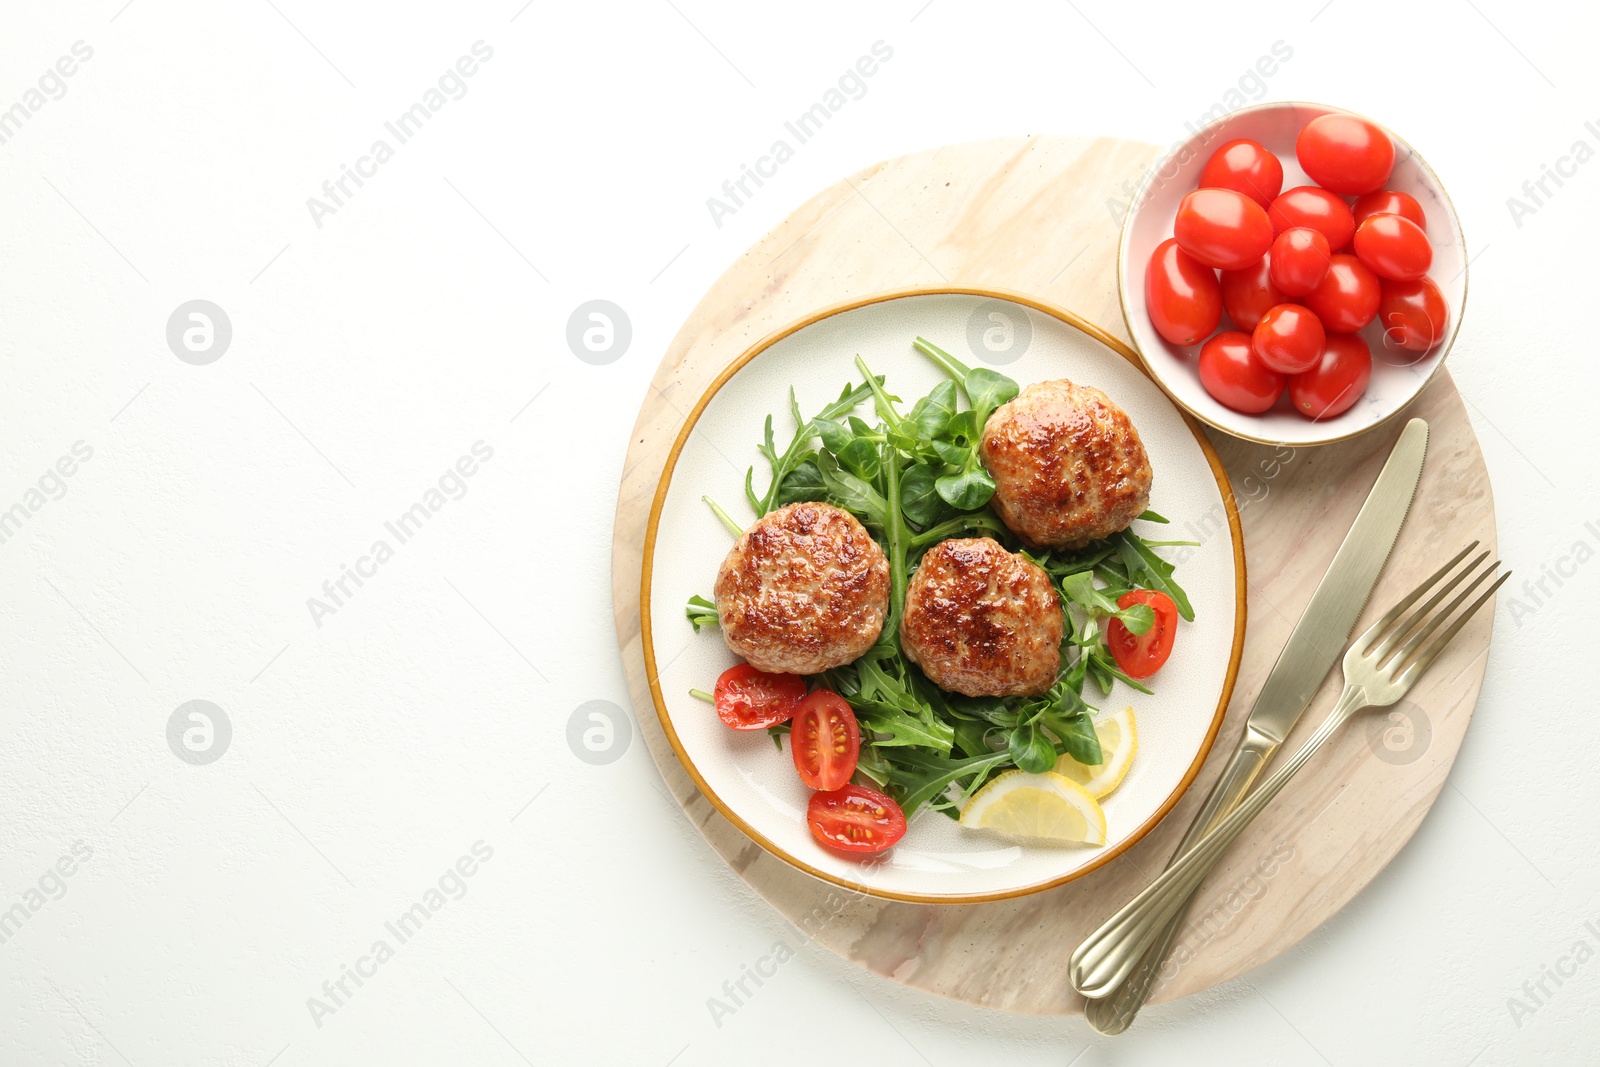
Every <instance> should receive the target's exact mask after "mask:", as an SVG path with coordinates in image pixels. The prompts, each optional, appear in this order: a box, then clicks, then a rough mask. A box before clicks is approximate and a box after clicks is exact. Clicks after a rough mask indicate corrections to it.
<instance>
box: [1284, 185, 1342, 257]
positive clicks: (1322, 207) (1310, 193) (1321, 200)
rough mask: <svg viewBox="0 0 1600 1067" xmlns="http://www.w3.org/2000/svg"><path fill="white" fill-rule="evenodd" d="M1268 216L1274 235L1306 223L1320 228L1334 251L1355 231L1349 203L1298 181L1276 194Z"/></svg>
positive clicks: (1314, 228) (1316, 228) (1339, 248)
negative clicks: (1279, 194)
mask: <svg viewBox="0 0 1600 1067" xmlns="http://www.w3.org/2000/svg"><path fill="white" fill-rule="evenodd" d="M1267 218H1268V219H1270V220H1271V221H1272V233H1273V236H1274V237H1276V236H1277V235H1278V234H1280V233H1282V232H1283V231H1284V230H1287V229H1290V228H1292V227H1295V226H1309V227H1311V228H1312V229H1313V230H1320V231H1322V236H1324V237H1326V238H1327V239H1328V247H1329V248H1331V249H1333V250H1334V251H1335V252H1338V251H1339V250H1341V249H1342V248H1344V246H1345V245H1347V244H1349V243H1350V238H1351V237H1352V236H1354V235H1355V232H1356V219H1355V216H1354V215H1352V214H1350V205H1349V204H1346V203H1345V202H1344V201H1343V200H1340V199H1339V198H1338V197H1337V196H1334V195H1333V194H1332V193H1330V192H1328V190H1326V189H1318V188H1317V187H1316V186H1315V185H1297V186H1295V187H1294V188H1293V189H1290V190H1289V191H1288V192H1286V193H1284V194H1283V195H1282V196H1280V197H1278V199H1276V200H1274V201H1273V202H1272V206H1271V207H1270V208H1268V209H1267Z"/></svg>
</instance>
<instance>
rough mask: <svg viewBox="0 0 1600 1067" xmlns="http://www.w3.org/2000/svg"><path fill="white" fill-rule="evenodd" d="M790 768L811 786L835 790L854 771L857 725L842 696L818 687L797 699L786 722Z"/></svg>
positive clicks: (858, 744) (858, 748) (858, 738)
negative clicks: (792, 755)
mask: <svg viewBox="0 0 1600 1067" xmlns="http://www.w3.org/2000/svg"><path fill="white" fill-rule="evenodd" d="M789 750H790V751H791V752H793V753H794V769H795V770H796V771H798V772H800V780H801V781H802V782H804V783H805V784H806V785H808V786H810V787H811V788H812V789H838V788H839V787H840V786H842V785H844V784H845V783H846V782H848V781H849V780H850V776H851V775H852V774H854V773H856V760H857V759H858V758H859V757H860V755H861V727H860V726H859V725H858V724H857V723H856V713H855V712H854V711H853V710H851V708H850V705H849V704H847V703H845V699H844V697H842V696H840V695H839V694H838V693H835V692H833V691H832V690H829V689H818V690H815V691H814V692H812V693H811V694H810V695H809V696H807V697H806V698H805V699H804V700H802V701H801V702H800V710H798V711H796V712H795V715H794V721H793V722H792V723H791V724H790V725H789Z"/></svg>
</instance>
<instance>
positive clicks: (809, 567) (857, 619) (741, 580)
mask: <svg viewBox="0 0 1600 1067" xmlns="http://www.w3.org/2000/svg"><path fill="white" fill-rule="evenodd" d="M716 600H717V618H718V620H719V621H720V624H721V628H722V638H723V640H724V641H726V642H727V644H728V647H729V648H730V649H732V650H733V651H734V652H735V653H737V654H738V655H740V656H743V657H744V658H745V659H746V660H747V661H748V662H749V663H750V665H751V666H752V667H755V668H756V669H757V670H762V671H774V672H777V673H782V674H816V673H818V672H820V671H825V670H828V669H830V668H832V667H841V666H843V665H844V664H846V663H850V662H852V661H854V660H856V659H858V658H859V657H860V656H861V655H862V653H864V652H866V651H867V649H869V648H871V647H872V646H873V644H875V643H876V642H877V640H878V635H879V634H880V633H882V631H883V623H884V619H885V617H886V616H887V615H888V612H889V561H888V560H887V559H885V558H884V555H883V550H882V549H881V548H879V547H878V543H877V542H876V541H874V540H873V539H872V535H871V534H869V533H868V532H867V529H866V527H864V526H862V525H861V523H860V522H859V521H858V520H857V519H856V517H855V516H854V515H851V514H850V513H849V512H848V511H843V510H841V509H839V508H836V507H834V506H832V505H831V504H820V503H798V504H788V505H786V506H784V507H781V508H778V509H777V510H776V511H773V512H771V513H770V514H768V515H766V516H765V517H763V518H761V519H759V520H757V521H756V523H755V524H754V525H752V526H751V527H750V528H749V529H748V530H746V531H745V532H744V534H743V535H741V536H740V538H739V540H738V541H737V542H736V543H735V544H734V546H733V548H732V550H730V551H729V552H728V555H727V558H726V559H724V560H723V561H722V566H721V567H720V568H718V570H717V584H716Z"/></svg>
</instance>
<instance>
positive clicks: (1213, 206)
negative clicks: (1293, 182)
mask: <svg viewBox="0 0 1600 1067" xmlns="http://www.w3.org/2000/svg"><path fill="white" fill-rule="evenodd" d="M1172 235H1173V237H1175V238H1176V239H1177V241H1178V247H1179V248H1181V249H1183V250H1184V251H1185V252H1187V253H1189V254H1190V255H1191V256H1193V257H1194V258H1195V259H1198V260H1199V261H1200V262H1201V263H1204V264H1205V265H1206V266H1208V267H1217V268H1219V269H1221V270H1240V269H1242V268H1244V267H1248V266H1249V265H1250V264H1252V263H1254V262H1255V261H1256V260H1258V259H1260V258H1261V257H1262V255H1264V254H1265V253H1266V251H1267V249H1268V247H1270V246H1271V244H1272V223H1271V222H1270V221H1268V219H1267V213H1266V212H1265V211H1263V210H1262V209H1261V205H1260V204H1258V203H1256V202H1255V201H1254V200H1251V199H1250V198H1249V197H1248V196H1245V195H1244V194H1243V193H1239V192H1235V191H1234V190H1232V189H1196V190H1194V192H1192V193H1190V194H1189V195H1188V196H1185V197H1184V198H1183V200H1182V201H1180V202H1179V204H1178V217H1177V219H1175V220H1174V221H1173V224H1172Z"/></svg>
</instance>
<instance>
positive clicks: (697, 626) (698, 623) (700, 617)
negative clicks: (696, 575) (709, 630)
mask: <svg viewBox="0 0 1600 1067" xmlns="http://www.w3.org/2000/svg"><path fill="white" fill-rule="evenodd" d="M683 613H684V614H685V615H687V616H688V617H689V625H690V626H693V627H694V632H695V633H699V632H700V630H701V628H702V627H706V626H717V625H719V622H720V620H719V619H718V618H717V606H716V605H715V604H713V603H712V602H711V601H709V600H707V599H706V598H705V597H703V596H692V597H690V598H689V603H688V604H686V605H685V606H684V609H683Z"/></svg>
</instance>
